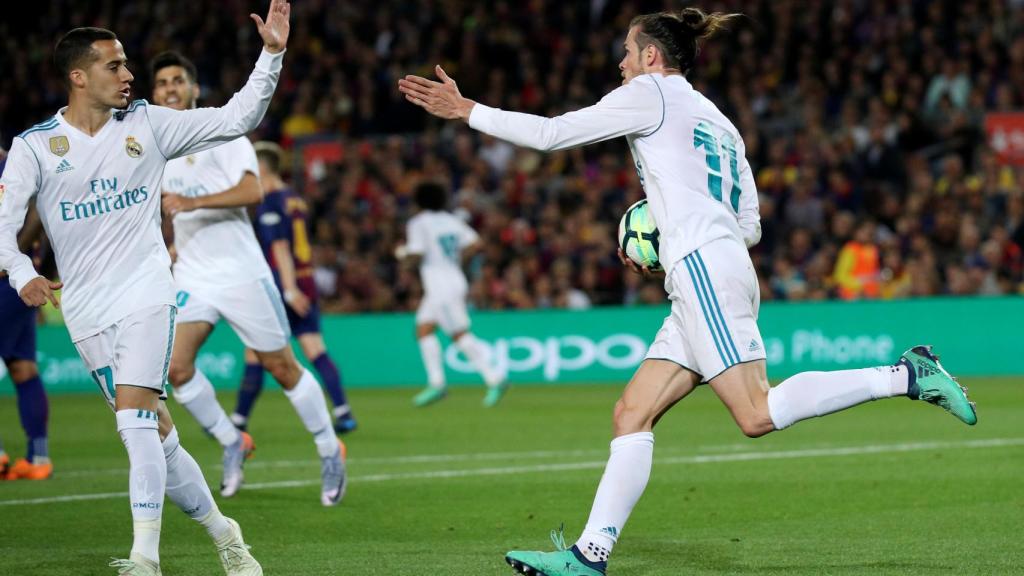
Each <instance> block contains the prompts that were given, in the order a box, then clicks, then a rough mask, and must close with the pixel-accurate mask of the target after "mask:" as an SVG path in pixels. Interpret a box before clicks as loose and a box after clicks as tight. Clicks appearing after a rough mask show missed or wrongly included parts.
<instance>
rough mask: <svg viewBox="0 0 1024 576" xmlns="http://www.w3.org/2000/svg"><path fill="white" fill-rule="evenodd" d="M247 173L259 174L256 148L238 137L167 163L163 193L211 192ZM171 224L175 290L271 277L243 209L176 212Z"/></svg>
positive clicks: (195, 289) (227, 285) (218, 286)
mask: <svg viewBox="0 0 1024 576" xmlns="http://www.w3.org/2000/svg"><path fill="white" fill-rule="evenodd" d="M246 173H251V174H253V175H254V176H258V175H259V164H258V162H257V161H256V150H254V149H253V147H252V143H250V142H249V139H248V138H245V137H244V136H243V137H241V138H235V139H234V140H232V141H230V142H226V143H224V144H221V145H220V146H217V147H216V148H213V149H211V150H204V151H202V152H199V153H197V154H189V155H188V156H185V157H184V158H175V159H174V160H171V161H169V162H167V168H166V169H165V170H164V181H163V191H164V192H172V193H174V194H180V195H182V196H187V197H189V198H196V197H198V196H210V195H212V194H219V193H221V192H224V191H225V190H228V189H230V188H234V187H235V186H237V185H238V183H239V182H241V180H242V178H243V177H244V176H245V175H246ZM173 222H174V248H175V249H176V250H177V251H178V259H177V260H176V261H175V262H174V269H173V271H174V283H175V285H176V286H177V288H178V289H179V290H186V291H188V292H200V291H202V290H204V289H205V290H222V289H225V288H230V287H232V286H240V285H242V284H247V283H249V282H253V281H256V280H259V279H260V278H270V277H271V272H270V266H269V265H268V264H267V259H266V258H265V257H264V256H263V249H262V248H260V243H259V240H257V239H256V233H255V231H253V228H252V222H250V221H249V213H248V211H247V210H246V209H245V207H236V208H200V209H199V210H193V211H191V212H181V213H180V214H177V215H175V216H174V219H173ZM211 270H216V271H217V273H216V274H211V273H210V271H211Z"/></svg>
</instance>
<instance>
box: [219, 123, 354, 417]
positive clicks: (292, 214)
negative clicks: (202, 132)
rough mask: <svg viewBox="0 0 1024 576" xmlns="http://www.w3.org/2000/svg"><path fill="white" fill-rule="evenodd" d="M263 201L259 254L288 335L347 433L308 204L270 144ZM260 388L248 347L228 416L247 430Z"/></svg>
mask: <svg viewBox="0 0 1024 576" xmlns="http://www.w3.org/2000/svg"><path fill="white" fill-rule="evenodd" d="M255 149H256V159H257V160H258V163H259V176H260V183H261V184H262V186H263V192H264V196H263V202H262V203H260V205H259V206H258V207H257V208H256V235H257V237H258V238H259V241H260V245H261V246H262V248H263V255H264V257H265V258H266V261H267V262H268V263H269V264H270V268H271V270H273V272H274V282H275V283H276V284H277V288H278V290H280V291H281V293H282V294H283V295H284V302H285V311H286V312H287V314H288V324H289V326H290V327H291V333H292V335H293V336H295V338H296V339H298V341H299V346H300V347H301V348H302V354H303V355H304V356H305V357H306V359H307V360H309V362H310V363H311V364H312V365H313V367H314V368H316V371H317V372H318V373H319V374H320V381H321V382H323V384H324V389H326V390H327V394H328V395H329V396H330V397H331V401H332V402H333V403H334V410H333V412H332V416H333V417H334V431H335V432H337V433H338V434H345V433H348V432H351V431H353V430H355V429H356V419H355V416H353V414H352V409H351V408H350V407H349V405H348V399H347V398H346V396H345V388H344V387H343V386H342V384H341V374H340V373H339V371H338V367H337V366H335V364H334V361H333V360H331V357H330V356H329V355H328V354H327V345H326V344H325V343H324V337H323V334H322V333H321V331H320V305H319V302H318V298H317V291H316V284H315V283H314V282H313V265H312V253H311V249H310V245H309V234H308V233H307V229H306V218H307V216H308V208H307V207H306V202H305V200H303V199H302V198H300V197H299V196H298V195H297V194H295V193H294V192H293V191H292V190H291V189H290V188H289V187H288V185H287V184H285V182H284V180H283V179H282V178H281V165H282V161H283V155H284V153H283V151H282V150H281V147H280V146H278V145H277V144H274V143H273V142H257V143H256V146H255ZM262 390H263V366H261V365H260V363H259V359H258V356H257V355H256V353H255V352H254V351H253V350H252V349H251V348H246V350H245V377H244V379H243V380H242V386H241V388H239V390H238V404H237V405H236V407H235V412H234V413H233V414H232V415H231V420H232V421H233V422H234V423H235V425H236V426H238V428H240V429H242V430H245V429H246V426H247V425H248V422H249V416H250V414H252V409H253V406H254V404H255V403H256V399H257V398H258V397H259V394H260V392H261V391H262Z"/></svg>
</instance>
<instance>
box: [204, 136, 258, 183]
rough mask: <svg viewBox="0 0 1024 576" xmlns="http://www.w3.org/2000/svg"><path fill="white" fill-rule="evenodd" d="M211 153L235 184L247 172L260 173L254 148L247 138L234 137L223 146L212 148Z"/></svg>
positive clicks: (256, 174) (254, 174)
mask: <svg viewBox="0 0 1024 576" xmlns="http://www.w3.org/2000/svg"><path fill="white" fill-rule="evenodd" d="M211 153H212V154H214V155H215V156H216V157H217V163H218V164H219V165H220V167H221V169H223V170H224V173H225V174H227V176H228V178H229V179H230V180H231V181H232V182H234V183H235V185H236V186H237V185H238V183H239V182H241V181H242V177H243V176H245V175H246V174H247V173H252V175H253V176H257V177H259V175H260V165H259V162H258V161H257V160H256V150H255V149H254V148H253V147H252V142H249V139H248V138H245V137H242V138H236V139H234V140H232V141H231V142H228V143H227V144H224V145H223V146H218V147H216V148H214V149H213V150H212V151H211Z"/></svg>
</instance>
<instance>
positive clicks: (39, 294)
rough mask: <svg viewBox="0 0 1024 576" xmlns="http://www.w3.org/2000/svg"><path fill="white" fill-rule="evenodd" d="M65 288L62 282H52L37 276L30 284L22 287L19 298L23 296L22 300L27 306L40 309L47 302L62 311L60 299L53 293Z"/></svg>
mask: <svg viewBox="0 0 1024 576" xmlns="http://www.w3.org/2000/svg"><path fill="white" fill-rule="evenodd" d="M63 287H64V284H63V283H62V282H50V281H49V280H47V279H46V278H43V277H42V276H36V277H35V278H33V279H32V280H31V281H30V282H29V283H28V284H25V285H24V286H22V287H21V292H19V293H18V296H21V300H22V301H23V302H24V303H25V305H26V306H31V307H33V308H38V307H40V306H43V305H45V304H46V303H47V302H49V303H50V304H53V307H54V308H57V309H58V310H59V309H60V299H59V298H57V295H56V294H54V293H53V291H54V290H60V289H61V288H63Z"/></svg>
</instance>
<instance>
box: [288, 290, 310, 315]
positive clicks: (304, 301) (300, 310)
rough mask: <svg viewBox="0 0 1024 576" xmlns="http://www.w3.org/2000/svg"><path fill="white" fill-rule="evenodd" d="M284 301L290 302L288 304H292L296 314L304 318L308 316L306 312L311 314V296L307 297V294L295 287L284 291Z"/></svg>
mask: <svg viewBox="0 0 1024 576" xmlns="http://www.w3.org/2000/svg"><path fill="white" fill-rule="evenodd" d="M284 301H285V302H287V303H288V306H290V307H291V309H292V310H294V311H295V313H296V314H298V315H299V316H302V317H303V318H305V317H306V314H309V309H310V308H311V307H312V304H311V303H310V301H309V298H306V295H305V294H303V293H302V292H301V291H299V290H295V289H292V290H285V291H284Z"/></svg>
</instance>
